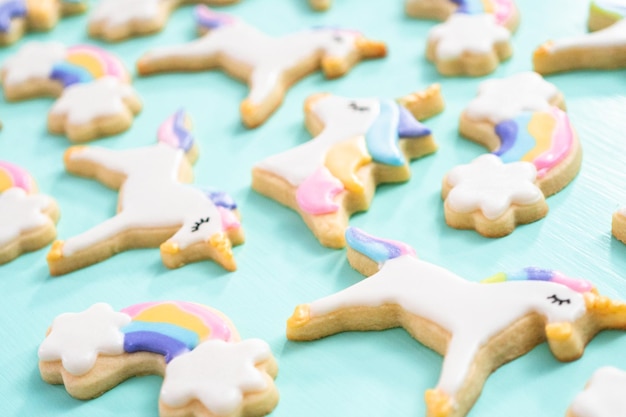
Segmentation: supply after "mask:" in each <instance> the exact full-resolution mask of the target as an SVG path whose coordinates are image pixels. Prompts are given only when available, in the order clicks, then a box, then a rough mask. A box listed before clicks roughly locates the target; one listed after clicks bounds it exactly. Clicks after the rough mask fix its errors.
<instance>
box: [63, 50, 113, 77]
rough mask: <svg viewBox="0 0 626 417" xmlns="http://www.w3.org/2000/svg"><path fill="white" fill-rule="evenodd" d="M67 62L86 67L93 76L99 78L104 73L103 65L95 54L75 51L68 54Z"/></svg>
mask: <svg viewBox="0 0 626 417" xmlns="http://www.w3.org/2000/svg"><path fill="white" fill-rule="evenodd" d="M67 62H69V63H70V64H74V65H76V66H78V67H81V68H84V69H86V70H87V71H89V73H90V74H91V75H92V76H93V77H94V78H100V77H104V76H105V75H106V74H105V68H104V65H103V64H102V61H101V60H100V59H99V58H98V57H97V56H94V55H91V54H87V53H84V52H81V53H75V54H70V55H68V57H67Z"/></svg>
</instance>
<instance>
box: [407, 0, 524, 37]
mask: <svg viewBox="0 0 626 417" xmlns="http://www.w3.org/2000/svg"><path fill="white" fill-rule="evenodd" d="M405 10H406V13H407V14H408V15H409V16H411V17H416V18H420V19H435V20H446V19H448V18H449V17H450V16H452V15H453V14H455V13H463V14H482V13H486V14H491V15H493V17H494V18H495V20H496V23H497V24H499V25H501V26H504V27H506V28H507V29H509V30H510V31H512V32H513V31H515V29H517V26H518V24H519V11H518V9H517V6H516V4H515V2H514V1H513V0H406V3H405Z"/></svg>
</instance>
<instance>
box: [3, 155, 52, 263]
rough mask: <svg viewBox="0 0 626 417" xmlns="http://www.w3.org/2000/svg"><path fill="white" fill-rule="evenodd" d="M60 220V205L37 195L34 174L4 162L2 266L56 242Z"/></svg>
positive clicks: (49, 198)
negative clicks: (57, 223)
mask: <svg viewBox="0 0 626 417" xmlns="http://www.w3.org/2000/svg"><path fill="white" fill-rule="evenodd" d="M58 220H59V207H58V206H57V203H56V202H55V201H54V199H53V198H52V197H49V196H47V195H43V194H38V193H37V185H36V184H35V180H33V178H32V177H31V176H30V174H28V172H26V171H25V170H24V169H22V168H20V167H18V166H16V165H13V164H11V163H9V162H5V161H0V265H2V264H4V263H7V262H9V261H11V260H13V259H15V258H17V257H18V256H20V255H21V254H22V253H24V252H31V251H35V250H37V249H41V248H43V247H44V246H46V245H47V244H49V243H50V242H52V241H53V240H54V238H55V236H56V228H55V223H56V222H57V221H58Z"/></svg>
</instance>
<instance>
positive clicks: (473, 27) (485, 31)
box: [428, 13, 511, 59]
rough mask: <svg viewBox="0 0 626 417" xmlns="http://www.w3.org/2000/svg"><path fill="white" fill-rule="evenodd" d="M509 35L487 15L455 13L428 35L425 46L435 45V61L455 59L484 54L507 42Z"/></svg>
mask: <svg viewBox="0 0 626 417" xmlns="http://www.w3.org/2000/svg"><path fill="white" fill-rule="evenodd" d="M510 38H511V32H509V30H508V29H506V28H505V27H503V26H500V25H498V24H497V23H496V21H495V18H494V17H493V15H491V14H486V13H483V14H473V15H470V14H464V13H456V14H453V15H452V16H450V18H448V20H446V21H445V22H444V23H441V24H439V25H437V26H435V27H434V28H432V29H431V31H430V32H429V34H428V40H429V42H436V43H437V45H436V49H435V51H436V52H435V53H436V56H437V58H438V59H456V58H459V57H460V56H461V55H463V54H464V53H468V52H470V53H475V54H486V53H489V52H491V51H492V50H493V49H494V46H495V44H497V43H502V42H508V40H509V39H510Z"/></svg>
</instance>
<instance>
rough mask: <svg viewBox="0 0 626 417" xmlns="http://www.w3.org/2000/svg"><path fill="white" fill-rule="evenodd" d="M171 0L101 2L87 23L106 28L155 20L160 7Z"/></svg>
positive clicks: (106, 0) (114, 0)
mask: <svg viewBox="0 0 626 417" xmlns="http://www.w3.org/2000/svg"><path fill="white" fill-rule="evenodd" d="M166 1H171V0H130V1H129V0H101V1H100V2H99V3H98V5H97V6H96V8H95V9H94V11H93V12H92V13H91V15H90V16H89V23H92V24H93V23H102V24H105V25H106V26H108V27H116V26H122V25H128V24H131V23H133V21H145V20H151V19H154V18H157V17H158V16H159V13H160V11H161V5H162V4H163V3H165V2H166Z"/></svg>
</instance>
